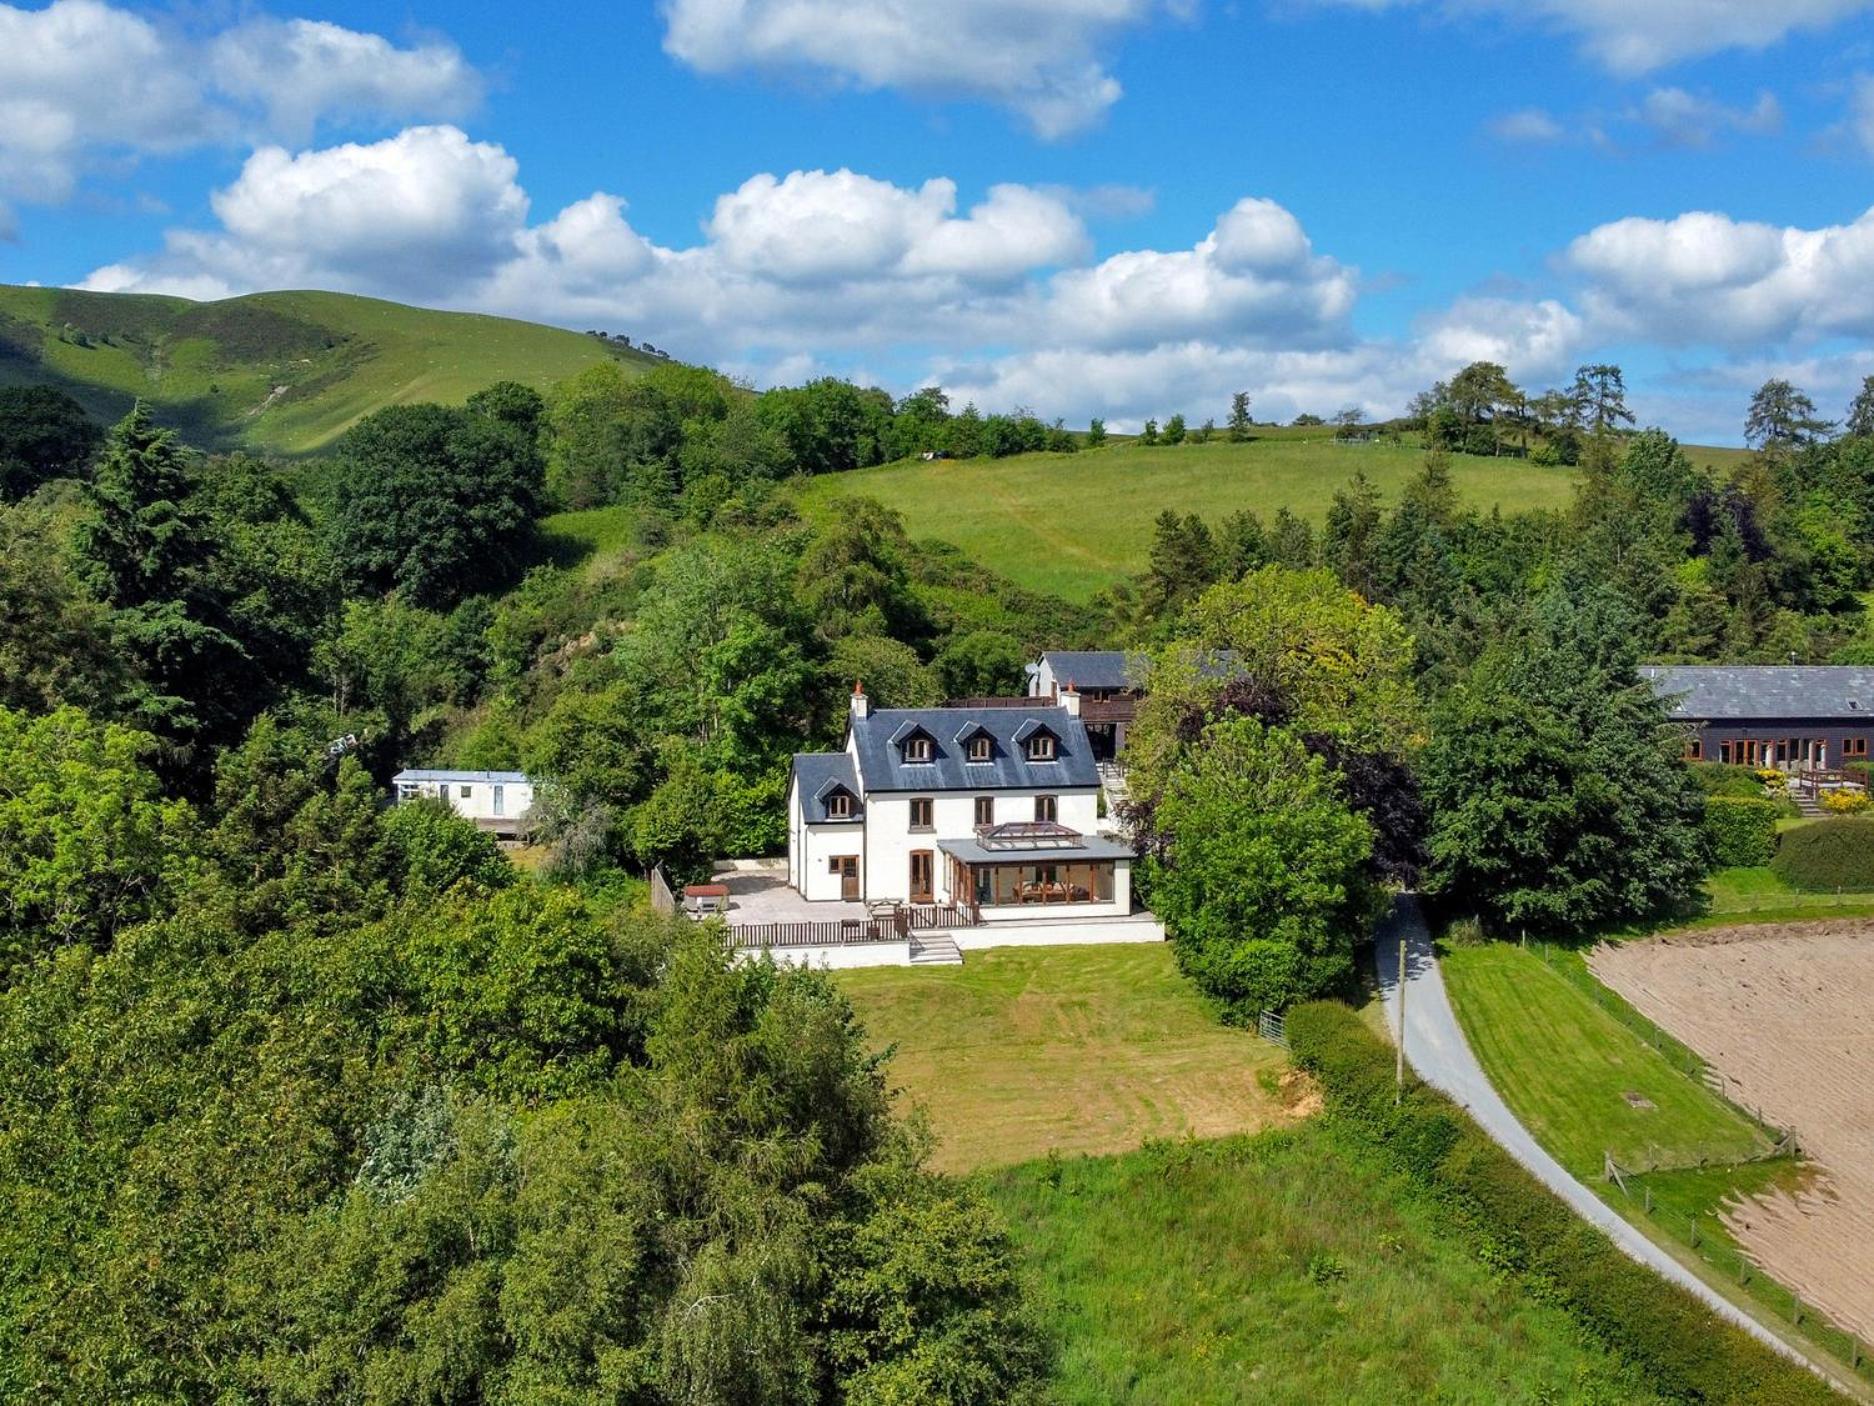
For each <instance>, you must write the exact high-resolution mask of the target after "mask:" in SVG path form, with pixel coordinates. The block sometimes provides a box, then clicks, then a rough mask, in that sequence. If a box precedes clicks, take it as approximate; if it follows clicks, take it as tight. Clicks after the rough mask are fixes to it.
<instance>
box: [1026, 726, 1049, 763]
mask: <svg viewBox="0 0 1874 1406" xmlns="http://www.w3.org/2000/svg"><path fill="white" fill-rule="evenodd" d="M1028 760H1029V761H1031V762H1051V761H1053V760H1054V734H1053V733H1051V732H1037V733H1036V734H1035V735H1034V736H1033V737H1031V738H1029V739H1028Z"/></svg>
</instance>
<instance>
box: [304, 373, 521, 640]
mask: <svg viewBox="0 0 1874 1406" xmlns="http://www.w3.org/2000/svg"><path fill="white" fill-rule="evenodd" d="M337 459H338V467H337V471H336V472H337V492H336V500H335V504H334V510H333V522H332V557H333V561H334V563H335V565H336V566H337V568H338V571H339V573H340V574H341V576H342V577H343V578H344V579H345V581H346V582H347V583H348V584H350V585H351V586H353V587H354V588H358V589H366V590H375V591H389V590H397V591H400V592H402V593H403V594H404V595H405V596H406V597H407V598H408V599H409V600H410V601H411V602H412V603H413V604H417V605H424V606H430V607H444V608H446V607H448V606H452V605H454V604H456V602H458V601H460V600H461V599H462V598H463V597H464V596H467V595H469V594H470V593H471V592H473V591H475V590H478V589H484V588H486V587H487V586H488V585H489V584H491V583H494V582H498V581H500V580H502V579H503V578H504V577H508V576H511V575H512V574H513V573H514V571H515V569H516V567H517V566H518V564H519V562H520V557H521V548H522V546H523V544H524V543H525V542H526V540H527V538H528V536H529V533H530V532H531V530H532V525H533V519H534V517H535V515H536V514H537V513H538V512H539V511H540V503H541V495H542V492H543V487H544V483H543V468H542V463H541V458H540V454H539V451H538V450H537V449H536V448H535V447H534V445H533V443H532V442H531V441H530V440H529V439H528V438H527V437H526V436H525V435H523V434H522V433H521V432H520V431H519V430H517V429H516V428H515V427H514V426H513V425H511V424H508V423H506V422H504V421H501V420H498V419H494V418H492V417H489V416H486V415H476V414H471V413H469V412H468V411H466V410H452V409H449V408H447V407H445V406H441V405H398V406H392V407H390V408H388V409H385V410H379V411H377V412H376V413H375V414H372V415H369V416H366V417H365V418H364V419H363V420H361V421H359V422H358V424H356V425H355V426H353V427H352V428H351V429H350V430H349V431H347V432H346V434H345V437H344V439H342V440H341V441H340V442H339V445H338V449H337Z"/></svg>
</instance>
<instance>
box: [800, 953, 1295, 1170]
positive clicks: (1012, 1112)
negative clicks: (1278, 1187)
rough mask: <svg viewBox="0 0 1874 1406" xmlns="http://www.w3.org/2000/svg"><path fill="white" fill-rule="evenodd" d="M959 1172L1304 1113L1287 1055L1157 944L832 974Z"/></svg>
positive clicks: (1240, 1128) (1207, 1133) (941, 1157)
mask: <svg viewBox="0 0 1874 1406" xmlns="http://www.w3.org/2000/svg"><path fill="white" fill-rule="evenodd" d="M837 980H838V982H839V984H840V986H841V987H842V988H843V989H844V991H845V992H846V995H847V996H848V997H849V998H850V999H851V1001H852V1003H853V1005H854V1006H855V1007H856V1008H857V1009H858V1012H859V1016H860V1019H861V1020H863V1021H864V1022H865V1026H866V1030H867V1033H868V1034H869V1035H870V1036H871V1039H872V1042H873V1044H874V1045H875V1046H877V1047H878V1048H881V1049H883V1048H887V1047H893V1048H894V1051H895V1052H894V1054H893V1057H892V1060H891V1063H890V1064H889V1065H888V1066H887V1071H886V1073H887V1077H888V1078H889V1079H890V1080H891V1082H892V1083H893V1084H894V1085H896V1086H898V1087H900V1088H902V1089H903V1090H904V1091H905V1094H906V1095H907V1098H908V1101H909V1103H910V1104H911V1106H913V1107H915V1108H920V1109H922V1110H923V1111H924V1113H925V1115H926V1116H927V1117H928V1119H929V1122H930V1126H931V1130H932V1131H933V1132H934V1133H935V1134H936V1136H937V1148H936V1156H935V1161H936V1164H937V1165H938V1166H939V1167H942V1168H944V1169H946V1170H950V1171H965V1170H970V1169H973V1168H977V1167H986V1166H1000V1165H1006V1164H1008V1163H1011V1162H1021V1161H1025V1160H1027V1159H1028V1158H1031V1157H1040V1156H1044V1155H1046V1154H1047V1153H1049V1152H1112V1151H1118V1150H1122V1149H1126V1148H1132V1147H1137V1146H1138V1145H1139V1144H1140V1143H1142V1142H1143V1141H1145V1139H1147V1138H1152V1137H1158V1138H1168V1137H1184V1136H1187V1135H1190V1136H1197V1137H1215V1136H1219V1135H1221V1134H1225V1133H1236V1132H1245V1131H1250V1130H1254V1129H1257V1128H1264V1127H1269V1126H1272V1125H1276V1124H1282V1123H1288V1122H1292V1121H1294V1120H1295V1119H1296V1118H1297V1117H1299V1116H1302V1115H1303V1114H1305V1113H1306V1112H1307V1111H1309V1108H1310V1102H1309V1096H1308V1092H1307V1090H1306V1088H1305V1086H1304V1085H1302V1084H1301V1083H1300V1082H1299V1081H1298V1080H1297V1079H1296V1078H1295V1076H1293V1075H1289V1074H1288V1073H1287V1062H1286V1060H1285V1058H1284V1056H1283V1054H1282V1051H1281V1050H1280V1049H1278V1048H1277V1047H1276V1046H1274V1045H1272V1044H1270V1043H1268V1042H1267V1041H1265V1040H1261V1039H1258V1038H1257V1037H1256V1036H1254V1035H1252V1034H1250V1033H1248V1032H1246V1031H1243V1030H1235V1029H1231V1028H1229V1027H1227V1026H1224V1025H1221V1024H1219V1023H1218V1021H1217V1018H1216V1016H1215V1015H1213V1014H1212V1013H1211V1011H1210V1010H1209V1009H1208V1008H1207V1007H1206V1006H1205V1005H1204V1003H1203V1001H1202V1000H1201V999H1200V998H1199V996H1198V994H1197V991H1196V989H1195V988H1194V987H1192V986H1191V984H1190V982H1189V981H1187V980H1186V979H1185V978H1184V976H1183V975H1182V974H1181V973H1180V972H1179V971H1178V969H1177V965H1176V963H1175V962H1174V961H1173V959H1172V953H1171V948H1170V947H1169V946H1168V945H1162V944H1143V945H1129V944H1128V945H1114V946H1109V947H1039V948H999V949H990V950H988V951H984V952H971V953H970V954H969V959H968V961H966V962H965V963H964V965H962V966H960V967H916V968H909V969H907V968H886V967H880V968H873V969H870V970H862V971H850V972H841V973H838V974H837Z"/></svg>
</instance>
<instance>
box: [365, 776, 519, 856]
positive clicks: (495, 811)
mask: <svg viewBox="0 0 1874 1406" xmlns="http://www.w3.org/2000/svg"><path fill="white" fill-rule="evenodd" d="M391 785H392V786H393V787H394V788H395V794H396V798H397V802H398V804H399V805H401V804H402V803H403V802H405V801H414V800H418V799H420V798H423V797H429V798H432V799H435V800H442V801H447V802H448V803H449V808H450V809H451V810H453V811H454V812H455V813H456V814H457V815H459V816H461V817H462V818H463V819H464V820H472V821H474V822H475V824H476V825H478V826H479V827H481V828H482V829H483V830H487V831H489V832H490V833H491V834H495V835H500V836H502V837H503V838H508V839H511V838H513V837H514V836H515V835H517V834H518V833H519V832H520V822H521V819H522V817H524V816H525V815H526V814H527V812H528V811H529V810H531V809H533V804H534V783H533V781H532V780H531V779H529V778H528V776H527V775H526V774H525V773H523V772H518V771H400V772H398V773H397V774H396V775H395V776H393V777H392V778H391Z"/></svg>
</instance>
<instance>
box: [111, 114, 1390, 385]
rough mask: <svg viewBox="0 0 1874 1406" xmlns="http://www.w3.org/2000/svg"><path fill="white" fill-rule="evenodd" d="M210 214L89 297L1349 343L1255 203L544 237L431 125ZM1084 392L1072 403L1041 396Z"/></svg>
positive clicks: (1299, 241) (604, 205) (285, 160)
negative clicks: (258, 293) (1118, 244)
mask: <svg viewBox="0 0 1874 1406" xmlns="http://www.w3.org/2000/svg"><path fill="white" fill-rule="evenodd" d="M211 203H212V206H213V209H214V211H215V214H216V216H217V217H218V221H219V224H218V227H217V228H215V229H212V230H176V231H172V232H171V233H170V234H169V235H168V236H167V238H166V241H165V245H164V247H163V249H161V250H160V251H158V252H156V253H154V254H151V255H149V256H146V257H144V258H141V259H132V260H127V261H124V262H120V263H117V264H113V265H110V266H108V267H106V268H103V269H99V270H97V271H96V272H94V273H93V274H92V275H91V277H90V279H88V280H87V286H91V287H97V288H110V289H118V290H124V289H138V290H142V291H169V292H179V293H183V294H185V295H188V296H196V297H202V296H225V295H227V294H230V293H235V292H241V291H247V290H250V289H257V288H271V287H284V286H316V287H329V288H338V289H347V290H352V291H358V292H366V293H374V294H379V295H383V296H391V297H403V298H417V299H421V300H428V301H433V302H440V303H444V304H448V305H452V306H459V307H474V308H478V309H484V310H489V311H497V312H507V313H512V314H514V315H517V316H523V317H533V318H542V319H546V320H551V321H559V322H564V323H568V324H570V325H574V326H603V327H606V328H608V329H612V330H617V331H624V332H628V333H630V334H631V335H633V336H636V337H640V338H646V337H648V338H649V339H651V340H652V341H654V342H656V343H657V344H658V345H662V346H669V347H672V348H673V349H675V350H677V351H679V352H681V353H682V354H684V355H686V356H691V357H695V358H698V359H705V360H711V361H719V362H725V363H731V364H734V365H738V366H744V367H763V366H769V367H771V366H775V365H783V364H792V363H791V362H789V361H788V359H789V358H792V359H794V360H795V361H798V360H799V359H800V358H802V357H806V358H812V359H814V361H815V364H819V363H820V361H821V360H823V359H824V358H828V357H839V358H842V359H844V360H845V361H846V362H847V364H848V365H850V364H851V362H852V360H853V359H854V358H856V357H868V358H870V357H875V356H876V357H883V358H884V359H887V360H889V361H891V362H892V363H893V364H896V365H899V366H904V365H907V364H908V363H910V362H914V361H915V362H923V361H925V360H926V359H928V358H930V357H933V356H936V357H948V358H951V359H953V360H955V359H957V358H973V357H979V356H984V355H1005V354H1006V355H1017V354H1025V355H1038V354H1047V355H1050V356H1053V357H1055V358H1056V359H1057V362H1058V359H1059V358H1061V357H1071V356H1073V355H1096V356H1110V357H1115V358H1120V359H1125V358H1131V359H1135V360H1138V359H1144V360H1146V361H1148V362H1150V363H1151V364H1156V365H1163V364H1167V360H1168V354H1167V351H1166V349H1167V348H1175V347H1180V346H1188V345H1192V344H1202V345H1208V346H1214V347H1217V348H1221V349H1222V350H1223V351H1224V353H1226V354H1227V356H1229V357H1234V356H1242V355H1248V354H1251V353H1254V354H1255V355H1259V356H1269V355H1308V356H1313V355H1319V354H1326V353H1332V352H1334V351H1335V350H1336V349H1342V350H1343V351H1344V350H1345V349H1347V348H1351V347H1353V346H1354V338H1353V334H1352V331H1351V326H1350V313H1351V310H1352V307H1353V303H1354V299H1355V295H1356V288H1357V276H1356V274H1355V272H1354V271H1353V270H1352V269H1350V268H1348V267H1346V266H1345V265H1343V264H1341V263H1340V262H1338V261H1336V260H1335V259H1333V258H1330V257H1328V256H1325V255H1322V254H1320V253H1318V252H1316V251H1315V249H1314V248H1313V246H1312V244H1311V243H1310V241H1309V239H1308V236H1307V234H1306V232H1305V231H1304V230H1303V229H1302V227H1301V224H1300V222H1299V221H1298V220H1297V219H1296V218H1295V217H1294V215H1293V214H1291V213H1290V212H1289V211H1288V210H1286V209H1284V208H1283V207H1282V206H1280V205H1278V204H1276V203H1275V202H1273V201H1270V200H1263V199H1244V200H1240V201H1238V202H1237V203H1236V204H1235V205H1233V206H1232V207H1230V208H1229V209H1228V210H1226V211H1224V212H1223V214H1222V215H1221V216H1220V217H1219V218H1218V220H1217V221H1216V224H1215V226H1214V227H1213V228H1212V229H1211V230H1210V231H1209V232H1208V233H1207V234H1206V235H1205V236H1204V238H1202V239H1200V240H1199V241H1197V242H1196V243H1195V244H1194V245H1192V246H1190V247H1188V248H1183V249H1170V250H1158V249H1133V250H1128V251H1124V252H1119V253H1115V254H1112V255H1110V256H1108V257H1106V258H1104V259H1099V260H1097V261H1096V260H1094V259H1093V257H1092V252H1091V243H1090V240H1089V238H1088V236H1087V231H1086V229H1085V227H1084V225H1083V224H1082V223H1081V220H1080V218H1079V216H1078V215H1076V214H1075V213H1074V211H1073V209H1072V208H1070V198H1069V194H1068V193H1066V192H1061V191H1058V190H1042V189H1037V188H1034V187H1029V186H1021V185H1012V184H1004V185H996V186H992V187H990V188H989V190H988V191H987V193H986V194H985V196H984V197H983V198H982V199H981V200H980V201H978V202H977V203H975V204H974V205H971V206H969V207H967V208H961V205H960V202H959V198H958V192H957V188H956V185H955V183H954V182H952V181H950V180H948V179H946V178H936V179H932V180H929V181H926V182H924V183H923V184H921V185H916V186H898V185H894V184H892V183H889V182H886V181H880V180H877V179H874V178H872V177H869V176H864V175H860V174H857V173H855V172H852V171H845V170H841V171H795V172H792V173H789V174H787V175H784V176H780V175H773V174H762V175H757V176H753V177H751V178H749V179H748V180H747V181H745V182H743V183H742V185H741V186H739V187H738V188H737V189H735V190H733V191H730V192H727V193H725V194H724V195H722V196H721V197H719V198H718V200H717V201H716V203H715V207H714V209H713V211H712V212H711V214H710V216H709V218H708V219H707V220H706V221H705V222H704V225H703V228H702V231H701V235H700V238H699V239H698V240H697V241H696V242H695V243H693V244H691V245H689V246H687V247H681V248H672V247H666V246H663V245H660V244H657V243H654V242H653V241H651V240H648V239H646V238H645V237H644V236H643V235H641V234H640V233H638V232H637V231H636V230H634V229H633V228H632V227H631V224H630V222H629V219H628V214H627V209H626V206H625V203H624V201H623V200H622V199H621V198H619V197H618V196H615V195H611V194H606V193H603V192H600V193H596V194H594V195H591V196H588V197H587V198H585V199H583V200H580V201H578V202H576V203H574V204H572V205H570V206H568V207H566V208H565V209H563V210H561V211H559V212H558V213H557V214H555V215H553V216H552V217H551V218H549V219H546V220H544V221H543V222H539V223H532V224H530V223H529V221H528V206H527V197H526V195H525V192H524V191H523V190H522V188H521V185H520V183H519V177H518V172H517V170H516V167H515V163H514V161H513V158H512V157H511V156H509V155H508V153H507V152H505V151H504V150H503V149H502V148H501V147H499V146H497V145H494V144H491V143H486V142H475V141H472V140H471V139H470V138H469V137H467V136H466V135H465V134H464V133H463V132H461V131H460V130H458V129H456V128H454V127H449V126H430V127H415V128H411V129H408V130H406V131H404V132H402V133H400V134H399V135H398V136H396V137H393V138H390V139H387V140H385V141H381V142H376V143H369V144H345V145H340V146H334V147H328V148H322V149H316V150H311V151H305V152H301V153H298V154H292V153H289V152H288V151H286V150H285V149H283V148H278V147H269V148H265V149H263V150H261V151H259V152H256V153H255V154H254V155H253V156H252V157H251V158H250V159H249V160H248V162H247V163H246V165H245V166H244V167H243V169H242V171H241V173H240V175H239V177H238V178H237V179H236V180H235V181H234V182H233V183H232V184H230V185H229V186H228V187H227V188H225V189H223V190H221V191H218V192H216V193H215V195H214V196H213V199H212V202H211ZM985 349H988V350H987V351H985ZM1087 394H1090V392H1089V391H1088V390H1086V388H1082V387H1077V386H1066V385H1063V386H1057V387H1056V388H1055V391H1054V393H1053V394H1052V395H1050V396H1047V397H1037V398H1036V399H1037V403H1045V404H1055V403H1059V404H1062V405H1064V406H1065V405H1072V404H1077V403H1079V402H1080V400H1081V399H1082V398H1083V397H1084V396H1085V395H1087Z"/></svg>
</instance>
